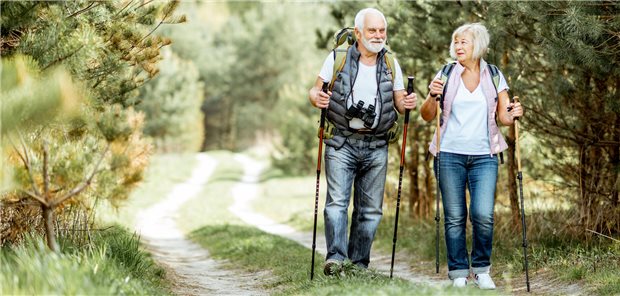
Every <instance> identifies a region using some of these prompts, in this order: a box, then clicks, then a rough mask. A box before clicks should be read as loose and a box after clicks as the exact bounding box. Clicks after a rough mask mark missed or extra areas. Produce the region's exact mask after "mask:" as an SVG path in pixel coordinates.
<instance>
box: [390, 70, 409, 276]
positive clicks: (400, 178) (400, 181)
mask: <svg viewBox="0 0 620 296" xmlns="http://www.w3.org/2000/svg"><path fill="white" fill-rule="evenodd" d="M414 79H415V77H413V76H409V77H407V95H409V94H411V93H413V80H414ZM408 126H409V110H405V124H404V125H403V145H402V146H401V148H400V173H399V175H398V195H397V196H398V197H397V198H396V220H395V221H394V239H393V240H392V264H391V265H390V278H392V273H393V272H394V255H395V253H396V238H397V233H398V212H399V209H400V192H401V188H402V185H403V169H404V168H405V148H406V147H407V127H408Z"/></svg>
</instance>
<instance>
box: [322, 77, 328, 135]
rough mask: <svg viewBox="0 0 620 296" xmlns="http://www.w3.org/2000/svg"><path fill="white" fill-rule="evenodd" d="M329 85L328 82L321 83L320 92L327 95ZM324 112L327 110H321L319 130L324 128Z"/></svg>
mask: <svg viewBox="0 0 620 296" xmlns="http://www.w3.org/2000/svg"><path fill="white" fill-rule="evenodd" d="M328 85H329V81H323V86H322V87H321V91H322V92H324V93H327V90H328V88H327V86H328ZM325 110H327V108H321V128H322V127H324V126H325Z"/></svg>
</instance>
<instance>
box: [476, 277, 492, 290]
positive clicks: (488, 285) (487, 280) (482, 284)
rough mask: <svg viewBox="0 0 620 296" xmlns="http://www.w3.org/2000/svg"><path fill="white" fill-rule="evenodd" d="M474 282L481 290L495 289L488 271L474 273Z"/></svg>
mask: <svg viewBox="0 0 620 296" xmlns="http://www.w3.org/2000/svg"><path fill="white" fill-rule="evenodd" d="M474 283H475V284H476V285H477V286H478V287H479V288H480V289H483V290H495V283H494V282H493V280H492V279H491V276H490V275H489V274H488V273H481V274H476V276H475V279H474Z"/></svg>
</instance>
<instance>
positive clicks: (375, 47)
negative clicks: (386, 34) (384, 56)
mask: <svg viewBox="0 0 620 296" xmlns="http://www.w3.org/2000/svg"><path fill="white" fill-rule="evenodd" d="M371 41H381V43H380V44H377V43H371ZM362 44H363V45H364V47H366V49H368V51H370V52H374V53H379V52H380V51H381V50H382V49H383V47H385V40H383V39H378V38H373V39H370V40H368V39H366V37H364V36H362Z"/></svg>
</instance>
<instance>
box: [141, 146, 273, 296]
mask: <svg viewBox="0 0 620 296" xmlns="http://www.w3.org/2000/svg"><path fill="white" fill-rule="evenodd" d="M196 161H197V166H196V168H195V169H194V171H193V172H192V175H191V177H190V178H189V179H188V180H187V181H185V182H184V183H181V184H178V185H176V186H175V187H174V188H173V189H172V191H171V192H170V193H169V194H168V195H167V196H166V198H165V199H163V200H162V201H160V202H159V203H157V204H155V205H153V206H151V207H150V208H147V209H145V210H142V211H140V212H139V213H138V215H137V223H136V230H137V231H138V233H140V235H141V241H142V243H143V245H144V247H145V248H146V250H148V251H149V252H150V253H151V254H152V255H153V257H154V259H155V260H156V261H157V262H158V263H159V264H160V265H163V267H164V268H165V269H166V270H167V271H168V276H169V278H170V279H171V281H172V282H173V283H174V286H173V292H174V293H176V294H178V295H267V292H266V291H264V290H263V289H262V288H261V284H262V279H264V278H265V277H268V276H269V275H268V274H260V273H259V274H256V273H253V274H250V273H247V272H244V271H238V270H230V269H227V268H224V267H223V263H224V262H222V261H218V260H214V259H212V258H211V257H210V255H209V252H208V251H207V250H206V249H204V248H202V247H201V246H200V245H198V244H196V243H194V242H192V241H190V240H189V239H187V238H186V237H185V235H184V234H183V233H182V232H181V231H180V230H179V228H178V226H177V225H176V220H177V219H178V213H177V212H178V210H179V208H180V207H181V206H182V205H183V204H184V203H185V202H187V201H189V200H190V199H192V198H194V197H196V195H197V194H198V193H199V192H200V191H202V189H203V187H204V186H205V184H206V183H207V181H208V180H209V178H210V177H211V175H212V174H213V172H214V170H215V167H216V166H217V161H216V160H215V159H213V158H212V157H209V156H208V155H206V154H197V156H196Z"/></svg>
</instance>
